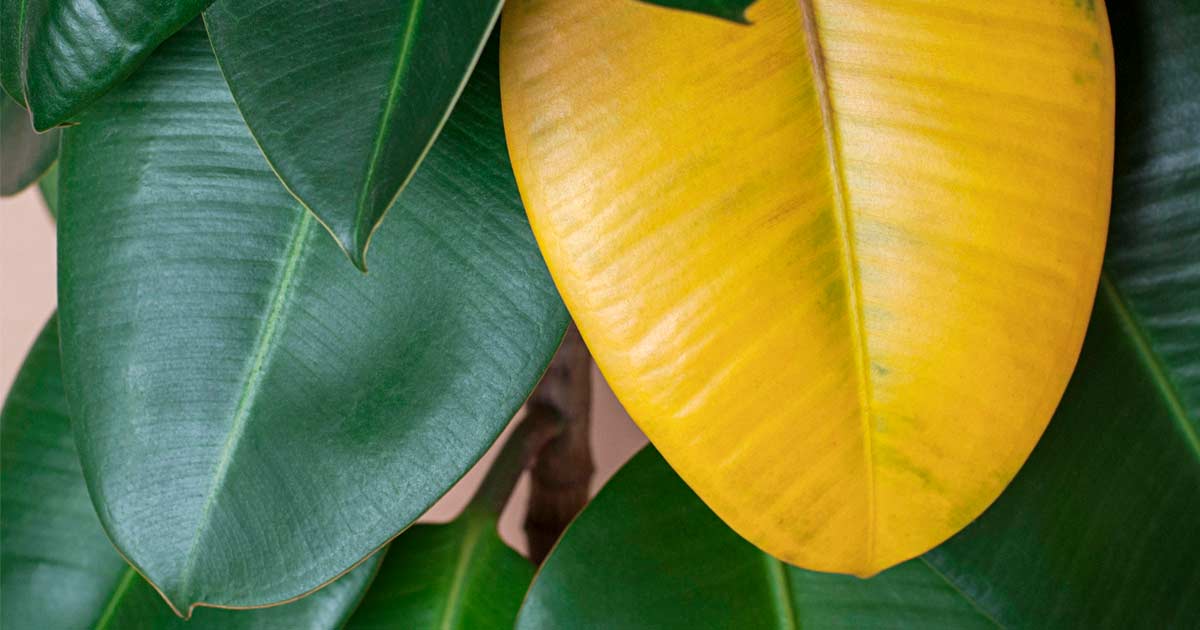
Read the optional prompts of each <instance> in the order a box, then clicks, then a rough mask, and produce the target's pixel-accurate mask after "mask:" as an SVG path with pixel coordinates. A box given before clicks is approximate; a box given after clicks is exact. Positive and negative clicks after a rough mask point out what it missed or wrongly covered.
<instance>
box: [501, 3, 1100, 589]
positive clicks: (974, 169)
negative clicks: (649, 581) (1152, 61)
mask: <svg viewBox="0 0 1200 630" xmlns="http://www.w3.org/2000/svg"><path fill="white" fill-rule="evenodd" d="M814 4H815V6H814ZM1096 4H1097V5H1100V3H1096ZM1090 7H1092V3H1088V5H1087V6H1084V5H1083V3H1072V2H1049V3H1048V2H1042V1H1040V0H1021V1H1019V2H1004V3H979V2H973V1H965V0H964V1H959V2H952V3H938V4H929V3H896V2H890V1H886V2H885V1H881V0H845V1H839V2H825V1H817V2H815V3H813V2H810V1H808V0H806V1H803V2H794V1H792V0H762V1H760V2H757V3H755V4H754V6H753V7H751V10H750V13H749V17H750V20H751V21H752V22H754V27H753V28H744V27H740V26H738V25H734V24H728V23H724V22H721V21H719V20H711V19H705V18H703V17H700V16H693V15H689V14H686V13H681V12H669V11H661V10H657V9H655V8H653V7H647V6H645V5H642V4H639V3H636V2H602V1H599V0H595V1H591V2H549V1H543V0H519V1H516V2H513V3H511V4H509V5H508V12H507V15H506V18H505V21H504V33H503V45H502V48H501V50H502V52H503V55H504V59H503V61H502V66H503V68H504V76H503V78H502V84H503V90H504V98H503V102H504V120H505V125H506V128H507V129H508V132H509V140H510V143H509V147H510V153H511V155H512V157H513V165H514V169H515V171H516V174H517V180H518V183H519V185H520V188H521V192H522V196H523V198H524V200H525V202H526V206H527V209H528V212H529V216H530V221H531V224H532V225H533V228H534V233H535V234H536V235H537V238H538V242H539V245H540V246H541V248H542V252H543V254H544V255H545V257H546V260H547V264H548V266H549V267H550V269H551V273H552V274H553V275H554V277H555V280H556V282H557V284H558V287H559V289H560V291H561V292H562V294H563V298H564V301H565V302H566V303H567V306H568V308H569V309H570V311H571V313H572V315H573V316H574V318H575V321H576V322H577V323H578V325H579V329H580V331H581V332H582V334H583V337H584V339H585V340H586V341H587V343H588V346H589V347H590V348H591V350H592V353H593V355H594V356H595V358H596V362H597V364H598V365H599V367H600V369H601V371H603V373H604V375H605V376H606V377H607V379H608V381H609V383H611V384H612V386H613V389H614V391H616V393H617V395H618V397H619V398H620V399H621V401H622V403H623V404H624V405H625V407H626V409H628V410H629V412H630V414H631V415H632V416H633V418H634V419H635V420H636V421H637V422H638V424H639V425H640V426H641V428H642V429H643V430H644V431H645V433H646V435H647V436H648V437H649V438H650V440H651V441H652V442H653V443H654V444H655V445H656V446H657V447H658V449H659V450H660V451H661V452H662V454H663V456H664V457H665V458H666V459H667V461H668V462H670V463H671V465H672V466H673V467H674V468H675V470H677V471H679V473H680V475H681V476H682V477H683V478H684V479H685V480H686V481H687V483H688V484H689V485H690V486H691V487H692V488H693V489H695V490H696V491H697V493H698V494H699V495H700V496H701V497H702V498H703V499H704V501H705V502H706V503H707V504H708V505H709V506H711V507H712V508H713V509H714V511H715V512H716V513H717V514H718V515H720V516H721V518H722V519H724V520H725V522H727V523H729V524H730V526H731V527H733V528H734V529H735V530H737V531H738V532H739V533H740V534H741V535H743V536H745V537H746V538H748V539H749V540H751V541H752V542H753V543H755V544H756V545H758V546H759V547H761V548H763V549H765V550H767V551H768V552H770V553H771V554H773V555H775V556H777V557H779V558H781V559H784V560H786V561H788V562H791V563H794V564H797V565H800V566H804V567H806V568H811V569H820V570H828V571H837V572H848V573H854V574H857V575H871V574H873V573H876V572H878V571H880V570H882V569H884V568H887V567H889V566H892V565H894V564H896V563H898V562H900V561H903V560H905V559H908V558H911V557H913V556H915V555H918V554H920V553H922V552H924V551H926V550H928V549H929V548H931V547H933V546H934V545H936V544H938V543H940V542H942V541H943V540H945V539H946V538H948V537H949V536H951V535H952V534H954V533H955V532H956V531H958V530H960V529H961V528H962V527H964V526H965V525H966V524H967V523H969V522H970V521H971V520H972V519H974V518H975V517H976V516H978V515H979V514H980V513H981V512H982V511H983V510H984V509H985V508H986V507H987V506H988V504H990V503H991V502H992V501H993V500H994V499H995V498H996V496H998V495H999V493H1000V492H1001V491H1002V490H1003V488H1004V487H1005V485H1006V484H1007V483H1008V482H1009V481H1010V480H1011V479H1012V477H1013V475H1015V474H1016V472H1017V470H1018V468H1019V467H1020V465H1021V464H1022V462H1024V460H1025V459H1026V457H1027V456H1028V454H1029V452H1030V450H1031V449H1032V448H1033V446H1034V444H1035V443H1036V442H1037V439H1038V437H1039V436H1040V435H1041V433H1042V431H1043V430H1044V428H1045V426H1046V423H1047V422H1048V421H1049V419H1050V415H1051V413H1052V412H1053V410H1054V407H1055V405H1056V404H1057V402H1058V400H1059V397H1060V396H1061V394H1062V391H1063V388H1064V387H1065V385H1066V382H1067V379H1068V377H1069V376H1070V373H1071V369H1072V367H1073V366H1074V364H1075V361H1076V358H1077V356H1078V351H1079V346H1080V343H1081V342H1082V339H1083V333H1084V330H1085V327H1086V323H1087V318H1088V313H1089V310H1090V308H1091V305H1092V299H1093V296H1094V292H1095V288H1096V281H1097V275H1098V273H1099V269H1100V262H1101V256H1102V250H1103V245H1104V231H1105V227H1106V224H1107V219H1108V207H1109V200H1108V194H1109V184H1110V177H1111V155H1112V153H1111V152H1112V117H1113V111H1112V110H1113V86H1112V72H1113V70H1112V60H1111V49H1110V43H1109V32H1108V25H1107V22H1106V20H1105V15H1104V14H1103V12H1097V11H1095V10H1092V9H1091V8H1090ZM547 51H553V52H552V53H550V52H547Z"/></svg>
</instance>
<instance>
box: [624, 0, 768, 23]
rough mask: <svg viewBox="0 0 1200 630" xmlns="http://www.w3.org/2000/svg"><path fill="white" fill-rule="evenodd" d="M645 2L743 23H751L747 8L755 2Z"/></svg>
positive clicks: (692, 0)
mask: <svg viewBox="0 0 1200 630" xmlns="http://www.w3.org/2000/svg"><path fill="white" fill-rule="evenodd" d="M644 2H647V3H649V4H657V5H661V6H664V7H670V8H672V9H683V10H685V11H695V12H696V13H705V14H708V15H712V16H715V17H719V18H725V19H726V20H731V21H734V22H739V23H741V24H749V20H747V19H746V8H747V7H749V6H750V5H752V4H754V0H644Z"/></svg>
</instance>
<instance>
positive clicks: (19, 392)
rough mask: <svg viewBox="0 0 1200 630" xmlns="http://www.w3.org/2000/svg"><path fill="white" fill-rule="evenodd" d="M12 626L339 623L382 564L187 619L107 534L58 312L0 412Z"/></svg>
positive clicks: (8, 620) (6, 623)
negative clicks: (257, 605) (72, 408)
mask: <svg viewBox="0 0 1200 630" xmlns="http://www.w3.org/2000/svg"><path fill="white" fill-rule="evenodd" d="M0 436H2V437H3V441H2V445H3V446H2V447H0V448H2V450H3V465H2V466H3V468H2V469H0V471H2V480H3V485H4V494H3V499H2V500H0V502H2V503H3V512H4V519H3V521H0V522H2V523H3V525H2V528H0V531H2V533H3V536H2V537H0V559H2V560H3V563H2V564H0V582H2V586H3V589H4V606H3V608H2V609H0V625H3V627H5V628H13V629H14V630H16V629H18V628H95V629H97V630H109V629H112V630H117V629H121V630H130V629H139V628H145V629H147V630H209V629H211V630H252V629H261V630H272V629H274V630H278V629H280V628H306V629H311V630H319V629H323V628H329V629H333V628H340V627H341V626H342V625H343V624H344V623H345V621H346V619H347V618H349V616H350V613H351V612H352V611H353V610H354V608H355V606H356V605H357V604H358V601H359V599H361V597H362V594H363V592H364V591H365V590H366V586H367V583H368V582H370V581H371V576H372V575H373V574H374V573H375V570H376V567H377V565H378V562H377V560H378V558H371V559H370V560H368V561H367V562H365V563H363V564H362V565H361V566H359V567H358V568H357V569H355V570H354V571H352V572H350V573H349V574H348V575H346V576H345V577H343V578H341V579H339V580H338V581H336V582H334V583H333V584H330V585H329V586H327V587H325V588H323V589H321V590H320V591H319V592H317V593H315V594H313V595H310V596H308V597H305V598H304V599H302V600H299V601H297V602H293V603H290V604H285V605H282V606H277V607H274V608H267V609H263V610H247V611H240V610H239V611H229V610H212V609H201V610H198V611H197V612H196V614H195V615H194V616H193V617H192V619H191V620H190V621H187V622H185V621H184V620H183V619H180V618H179V617H178V616H176V615H175V613H174V612H173V611H172V610H171V608H170V607H169V606H168V605H167V604H166V602H164V601H163V600H162V598H161V597H160V596H159V595H158V593H156V592H155V591H154V588H153V587H152V586H150V584H149V583H148V582H146V581H145V580H144V579H142V578H141V577H140V576H139V575H138V574H137V572H136V571H134V569H133V568H132V567H130V566H129V565H128V564H126V563H125V561H124V560H122V559H121V556H120V555H119V554H117V552H116V550H115V549H113V547H112V544H111V543H109V542H108V539H107V538H105V536H104V530H103V529H102V528H101V526H100V521H99V519H97V518H96V512H95V511H94V510H93V509H92V502H91V500H90V499H89V498H88V492H87V486H86V484H85V483H84V480H83V474H82V472H81V471H80V468H79V456H78V453H77V452H76V450H75V442H74V440H73V439H72V435H71V422H70V417H69V415H68V410H67V399H66V394H65V392H64V391H63V386H62V370H61V363H60V361H59V356H58V320H57V318H51V319H50V322H49V323H48V324H46V327H45V329H44V330H43V331H42V334H41V335H40V336H39V337H38V339H37V341H36V342H35V344H34V346H33V348H32V349H31V350H30V352H29V355H28V356H27V357H26V359H25V363H24V365H23V366H22V367H21V371H20V373H19V374H18V376H17V380H16V382H15V383H14V384H13V388H12V391H11V392H9V394H8V399H7V401H6V402H5V404H4V411H3V413H0Z"/></svg>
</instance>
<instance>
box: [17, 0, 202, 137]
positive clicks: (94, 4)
mask: <svg viewBox="0 0 1200 630" xmlns="http://www.w3.org/2000/svg"><path fill="white" fill-rule="evenodd" d="M209 2H211V0H180V1H178V2H169V3H164V4H163V5H161V6H154V7H153V8H152V9H151V8H150V7H147V6H144V3H142V2H138V1H136V0H71V1H69V2H57V1H52V0H5V1H4V6H3V8H2V10H3V14H4V16H5V18H6V20H5V22H6V24H8V25H10V27H9V28H5V29H4V31H5V32H4V37H3V38H0V42H2V45H3V55H4V58H5V60H6V61H5V63H4V64H3V72H2V73H0V79H3V84H4V89H5V91H7V92H8V93H9V94H10V95H11V96H12V97H13V98H14V99H17V100H19V101H21V102H23V103H26V104H28V106H29V109H30V111H31V112H32V115H33V126H34V128H35V129H37V130H39V131H46V130H48V129H50V128H52V127H56V126H59V125H63V124H66V123H70V122H72V121H73V120H74V117H75V116H77V115H78V114H80V113H81V112H82V111H83V110H84V109H86V108H87V106H88V105H89V104H90V103H91V102H92V101H94V100H96V99H97V98H99V97H100V96H101V95H103V94H104V93H105V92H107V91H108V90H109V89H110V88H112V87H113V86H114V85H116V84H118V83H120V82H121V81H122V80H124V79H125V77H127V76H129V74H130V73H132V72H133V71H134V70H135V69H136V68H137V67H138V65H140V64H141V62H142V61H144V60H145V59H146V57H147V56H148V55H149V54H150V53H151V51H153V50H154V48H155V47H156V46H158V44H160V43H162V42H163V40H165V39H167V38H168V37H170V35H171V34H172V33H174V32H175V31H177V30H179V29H180V28H182V27H183V26H184V25H185V24H187V23H188V22H190V21H191V20H192V18H194V17H196V16H197V15H199V14H200V11H201V10H203V9H204V7H206V6H208V3H209ZM13 24H16V25H17V28H11V25H13Z"/></svg>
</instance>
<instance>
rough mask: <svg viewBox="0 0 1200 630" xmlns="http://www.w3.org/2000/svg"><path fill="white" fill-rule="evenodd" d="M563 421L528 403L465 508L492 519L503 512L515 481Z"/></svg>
mask: <svg viewBox="0 0 1200 630" xmlns="http://www.w3.org/2000/svg"><path fill="white" fill-rule="evenodd" d="M563 425H564V422H563V419H562V416H561V415H560V414H559V413H558V411H557V410H556V409H555V408H553V407H551V406H549V405H544V404H535V403H531V404H530V405H528V406H527V407H526V410H525V415H524V416H523V417H522V418H521V420H520V422H519V424H517V427H516V428H515V429H513V432H512V433H511V434H509V436H508V439H507V440H506V441H505V442H504V446H502V447H500V453H499V454H498V455H497V456H496V460H495V461H494V462H492V467H491V468H490V469H489V470H488V472H487V476H486V477H484V479H483V483H481V484H480V485H479V489H478V490H476V491H475V496H473V497H471V502H470V504H468V505H467V509H481V510H484V511H487V512H490V513H491V514H493V515H495V516H499V515H500V512H502V511H504V506H505V504H507V503H508V498H509V496H511V495H512V491H513V488H514V487H515V486H516V485H517V480H518V479H520V478H521V473H523V472H525V469H526V468H529V466H530V465H531V464H533V461H534V459H536V458H537V456H538V453H540V452H541V450H542V448H543V447H545V446H546V444H547V443H548V442H550V441H551V440H553V439H554V438H556V437H558V436H559V435H560V434H562V431H563Z"/></svg>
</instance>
